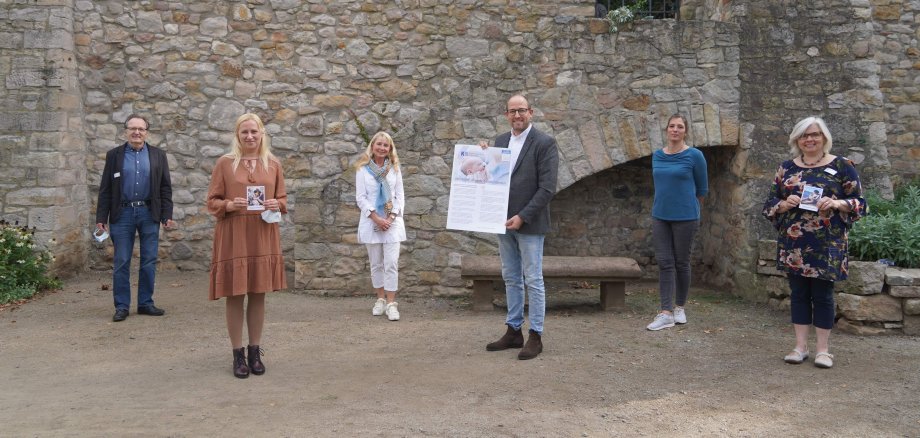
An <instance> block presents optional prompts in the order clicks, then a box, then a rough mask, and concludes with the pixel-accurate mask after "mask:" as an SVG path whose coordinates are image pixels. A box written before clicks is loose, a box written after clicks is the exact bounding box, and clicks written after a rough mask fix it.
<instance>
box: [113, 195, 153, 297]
mask: <svg viewBox="0 0 920 438" xmlns="http://www.w3.org/2000/svg"><path fill="white" fill-rule="evenodd" d="M109 228H110V230H111V233H110V234H111V236H112V244H113V245H114V246H115V266H114V268H113V270H112V271H113V272H112V293H113V295H114V297H115V308H116V309H125V310H127V309H128V308H130V307H131V253H132V252H134V236H135V235H140V237H141V266H140V272H138V284H137V307H138V308H143V307H149V306H152V305H153V284H154V279H155V276H156V270H157V249H158V246H159V243H160V224H158V223H156V222H154V220H153V217H151V215H150V209H149V208H148V207H124V208H122V210H121V215H120V216H119V217H118V221H117V222H115V223H114V224H111V225H110V226H109Z"/></svg>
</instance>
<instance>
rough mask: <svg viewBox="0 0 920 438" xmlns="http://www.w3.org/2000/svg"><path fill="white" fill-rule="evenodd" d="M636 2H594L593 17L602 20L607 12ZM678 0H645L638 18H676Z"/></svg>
mask: <svg viewBox="0 0 920 438" xmlns="http://www.w3.org/2000/svg"><path fill="white" fill-rule="evenodd" d="M636 1H637V0H596V4H595V6H594V8H595V14H594V16H595V17H598V18H603V17H606V16H607V12H608V11H612V10H614V9H616V8H619V7H621V6H632V5H634V4H635V3H636ZM679 12H680V0H646V1H645V6H644V7H642V9H639V11H638V12H637V15H638V16H639V17H640V18H655V19H659V18H677V17H678V16H680V14H679Z"/></svg>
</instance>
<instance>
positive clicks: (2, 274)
mask: <svg viewBox="0 0 920 438" xmlns="http://www.w3.org/2000/svg"><path fill="white" fill-rule="evenodd" d="M34 240H35V231H34V230H29V229H28V228H25V227H20V226H17V225H13V224H10V223H7V222H6V221H0V304H6V303H9V302H13V301H17V300H21V299H25V298H29V297H31V296H32V295H35V293H36V292H38V291H40V290H45V289H55V288H59V287H60V286H61V282H60V281H59V280H58V279H56V278H50V277H49V276H48V263H50V262H51V261H52V260H53V257H52V256H51V253H50V252H48V251H46V250H40V249H37V248H36V246H35V241H34Z"/></svg>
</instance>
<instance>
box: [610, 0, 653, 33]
mask: <svg viewBox="0 0 920 438" xmlns="http://www.w3.org/2000/svg"><path fill="white" fill-rule="evenodd" d="M645 6H646V0H638V1H636V2H635V3H633V4H631V5H627V6H620V7H619V8H616V9H614V10H612V11H610V12H608V13H607V21H608V22H609V23H610V33H617V32H619V31H620V25H623V24H626V23H631V22H633V21H635V20H636V18H637V17H639V15H638V13H639V11H640V10H641V9H643V8H645Z"/></svg>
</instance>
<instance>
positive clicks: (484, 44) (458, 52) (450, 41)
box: [444, 37, 489, 58]
mask: <svg viewBox="0 0 920 438" xmlns="http://www.w3.org/2000/svg"><path fill="white" fill-rule="evenodd" d="M444 47H445V48H446V49H447V54H448V55H449V56H450V57H452V58H471V57H479V56H486V55H488V54H489V41H488V40H483V39H477V38H468V37H447V41H446V42H445V44H444Z"/></svg>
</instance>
